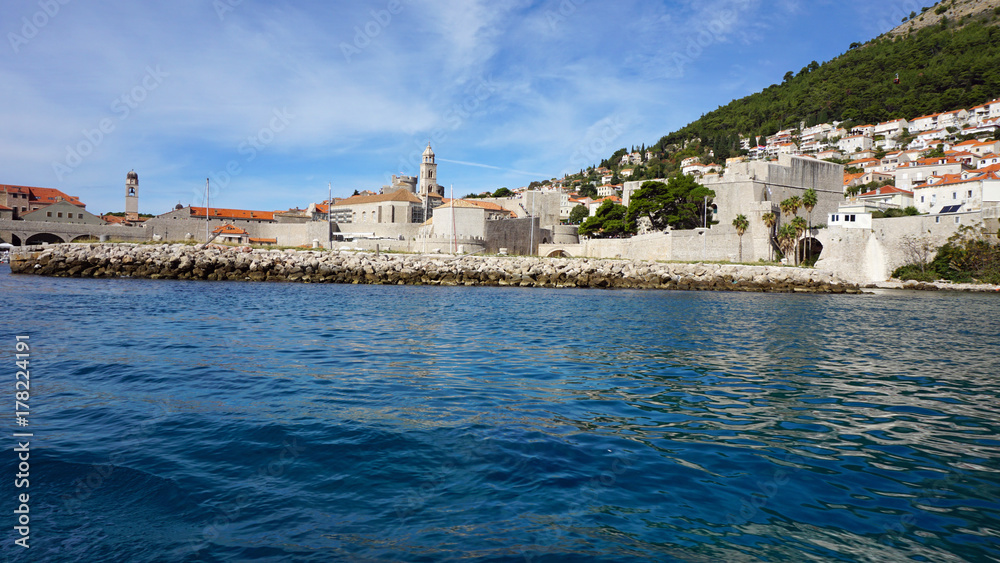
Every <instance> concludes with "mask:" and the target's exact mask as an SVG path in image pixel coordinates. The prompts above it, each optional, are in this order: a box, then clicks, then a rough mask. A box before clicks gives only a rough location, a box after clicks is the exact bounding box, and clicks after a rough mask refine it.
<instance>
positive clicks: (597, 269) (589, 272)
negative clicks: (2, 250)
mask: <svg viewBox="0 0 1000 563" xmlns="http://www.w3.org/2000/svg"><path fill="white" fill-rule="evenodd" d="M11 272H12V273H15V274H33V275H43V276H57V277H77V278H117V277H133V278H148V279H179V280H212V281H221V280H232V281H291V282H306V283H352V284H359V283H360V284H392V285H403V284H409V285H467V286H474V285H490V286H519V287H553V288H554V287H582V288H604V289H607V288H625V289H681V290H725V291H769V292H792V291H796V292H809V293H859V292H860V290H859V289H858V286H857V285H854V284H850V283H846V282H844V281H842V280H840V279H838V278H837V277H835V276H834V275H833V274H831V273H829V272H824V271H820V270H810V269H799V268H784V267H778V266H744V265H736V264H700V263H699V264H676V263H661V262H631V261H622V260H594V259H582V258H538V257H493V256H451V255H414V254H379V255H377V254H371V253H353V252H329V251H297V250H266V249H250V248H246V247H242V248H241V247H217V246H210V247H208V248H199V247H196V246H191V245H182V244H174V245H136V244H97V245H79V244H61V245H54V246H51V247H48V248H45V249H44V250H42V251H39V252H32V253H24V254H19V255H15V256H14V257H13V259H12V260H11Z"/></svg>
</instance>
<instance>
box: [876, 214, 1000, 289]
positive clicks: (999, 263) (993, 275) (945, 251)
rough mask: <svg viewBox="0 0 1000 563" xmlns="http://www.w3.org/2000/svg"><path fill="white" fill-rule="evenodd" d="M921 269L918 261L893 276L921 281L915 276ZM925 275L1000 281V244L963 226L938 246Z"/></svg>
mask: <svg viewBox="0 0 1000 563" xmlns="http://www.w3.org/2000/svg"><path fill="white" fill-rule="evenodd" d="M920 271H921V267H920V265H919V264H915V265H909V266H903V267H901V268H897V269H896V271H894V272H893V273H892V276H893V277H894V278H899V279H904V280H905V279H915V280H921V278H919V277H916V275H917V274H919V273H920ZM925 274H926V275H927V276H930V278H931V280H933V279H945V280H950V281H953V282H957V283H969V282H979V283H993V284H1000V244H997V243H996V242H993V241H991V240H989V239H988V238H986V237H983V236H978V235H977V233H976V231H975V230H974V229H972V228H971V227H967V226H966V227H962V228H960V229H959V230H958V232H957V233H955V234H954V235H952V236H951V237H950V238H949V239H948V242H947V243H946V244H945V245H944V246H942V247H941V248H939V249H938V251H937V254H936V255H935V256H934V260H932V261H931V263H930V264H928V265H927V267H926V272H925ZM922 281H930V280H927V279H923V280H922Z"/></svg>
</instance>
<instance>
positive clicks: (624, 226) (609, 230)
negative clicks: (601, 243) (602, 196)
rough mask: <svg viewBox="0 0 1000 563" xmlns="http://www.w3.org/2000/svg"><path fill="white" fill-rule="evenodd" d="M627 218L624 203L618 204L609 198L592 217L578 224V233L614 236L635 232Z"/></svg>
mask: <svg viewBox="0 0 1000 563" xmlns="http://www.w3.org/2000/svg"><path fill="white" fill-rule="evenodd" d="M632 225H633V223H631V222H630V221H629V220H628V216H627V210H626V209H625V206H624V205H618V204H616V203H614V202H612V201H611V200H610V199H608V200H605V201H604V203H602V204H601V206H600V207H598V208H597V212H596V213H595V214H594V216H593V217H590V218H588V219H587V220H586V221H584V222H583V224H581V225H580V230H579V232H580V234H581V235H586V236H592V237H616V236H621V235H623V234H631V233H634V232H635V228H634V227H633V226H632Z"/></svg>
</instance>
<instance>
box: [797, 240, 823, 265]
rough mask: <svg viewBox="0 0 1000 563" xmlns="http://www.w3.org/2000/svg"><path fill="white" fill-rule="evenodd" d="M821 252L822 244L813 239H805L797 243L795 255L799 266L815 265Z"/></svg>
mask: <svg viewBox="0 0 1000 563" xmlns="http://www.w3.org/2000/svg"><path fill="white" fill-rule="evenodd" d="M822 252H823V243H821V242H820V241H819V239H817V238H815V237H806V238H804V239H802V240H800V241H799V245H798V248H797V249H796V253H797V254H798V258H799V264H815V263H816V261H817V260H819V255H820V254H821V253H822Z"/></svg>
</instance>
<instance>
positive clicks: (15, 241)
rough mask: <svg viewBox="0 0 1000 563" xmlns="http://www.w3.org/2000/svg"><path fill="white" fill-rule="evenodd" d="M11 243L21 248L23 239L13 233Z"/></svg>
mask: <svg viewBox="0 0 1000 563" xmlns="http://www.w3.org/2000/svg"><path fill="white" fill-rule="evenodd" d="M10 243H11V244H13V245H14V246H21V237H19V236H17V235H15V234H14V233H11V234H10Z"/></svg>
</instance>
